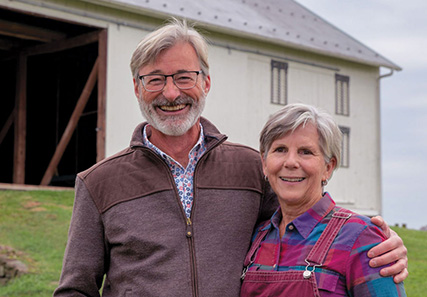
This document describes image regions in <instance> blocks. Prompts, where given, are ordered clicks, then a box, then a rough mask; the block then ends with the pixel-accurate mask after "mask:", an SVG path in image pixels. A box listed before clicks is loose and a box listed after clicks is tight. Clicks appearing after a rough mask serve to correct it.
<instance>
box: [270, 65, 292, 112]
mask: <svg viewBox="0 0 427 297" xmlns="http://www.w3.org/2000/svg"><path fill="white" fill-rule="evenodd" d="M287 96H288V64H287V63H284V62H280V61H274V60H271V103H273V104H280V105H286V103H287V101H288V100H287Z"/></svg>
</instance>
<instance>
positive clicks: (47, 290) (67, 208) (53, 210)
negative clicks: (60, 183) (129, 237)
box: [0, 191, 427, 297]
mask: <svg viewBox="0 0 427 297" xmlns="http://www.w3.org/2000/svg"><path fill="white" fill-rule="evenodd" d="M73 195H74V193H73V192H72V191H62V192H56V191H0V245H6V246H10V247H12V248H13V249H15V250H16V251H19V252H22V254H20V256H19V260H21V261H22V262H24V263H25V264H27V265H28V267H29V269H30V273H29V274H27V275H24V276H21V277H20V278H18V279H16V280H14V281H13V282H11V283H9V284H8V285H6V286H3V287H2V286H0V297H39V296H40V297H45V296H46V297H47V296H52V292H53V290H54V289H55V287H56V285H57V283H58V279H59V275H60V272H61V265H62V257H63V253H64V249H65V244H66V241H67V231H68V225H69V221H70V218H71V212H72V205H73ZM393 229H394V230H395V231H396V232H397V233H398V234H399V235H400V236H401V237H402V238H403V240H404V242H405V245H406V247H407V248H408V251H409V252H408V257H409V271H410V275H409V277H408V279H407V280H406V281H405V289H406V293H407V295H408V296H417V297H422V296H427V281H425V279H424V277H425V272H426V271H427V253H426V251H427V232H423V231H416V230H408V229H402V228H393Z"/></svg>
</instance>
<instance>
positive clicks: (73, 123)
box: [40, 58, 99, 186]
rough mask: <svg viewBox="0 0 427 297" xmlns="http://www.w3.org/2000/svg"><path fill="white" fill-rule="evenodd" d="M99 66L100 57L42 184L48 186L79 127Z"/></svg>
mask: <svg viewBox="0 0 427 297" xmlns="http://www.w3.org/2000/svg"><path fill="white" fill-rule="evenodd" d="M98 66H99V58H97V59H96V61H95V65H94V66H93V68H92V71H91V72H90V75H89V78H88V80H87V82H86V85H85V86H84V88H83V91H82V93H81V95H80V98H79V100H78V101H77V104H76V107H75V108H74V111H73V113H72V115H71V118H70V121H69V122H68V124H67V127H66V128H65V131H64V133H63V134H62V137H61V140H60V141H59V143H58V146H57V147H56V150H55V153H54V155H53V157H52V159H51V160H50V163H49V166H48V167H47V169H46V172H45V174H44V176H43V179H42V181H41V183H40V185H42V186H47V185H48V184H49V183H50V181H51V180H52V176H53V174H54V172H55V170H56V168H57V167H58V164H59V161H61V158H62V155H63V154H64V151H65V149H66V148H67V145H68V143H69V142H70V139H71V136H73V133H74V130H75V129H76V127H77V123H78V121H79V118H80V116H81V114H82V112H83V110H84V108H85V106H86V103H87V101H88V100H89V97H90V94H91V93H92V90H93V88H94V87H95V83H96V80H97V76H98Z"/></svg>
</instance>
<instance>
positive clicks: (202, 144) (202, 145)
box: [142, 123, 206, 164]
mask: <svg viewBox="0 0 427 297" xmlns="http://www.w3.org/2000/svg"><path fill="white" fill-rule="evenodd" d="M199 125H200V136H199V139H198V140H197V143H196V144H195V145H194V147H193V148H192V149H191V151H190V153H189V155H188V156H189V158H190V155H191V154H192V152H193V151H196V150H200V149H201V150H200V151H201V152H200V153H203V152H204V151H205V150H206V140H205V136H204V132H203V126H202V124H201V123H199ZM148 126H149V125H145V126H144V129H143V130H142V143H143V145H144V146H146V147H148V148H150V149H152V150H153V151H154V152H156V153H157V154H158V155H159V156H160V157H162V158H163V159H164V160H166V162H168V163H177V164H178V162H176V161H175V160H174V159H173V158H172V157H170V156H169V155H168V154H166V153H164V152H163V151H162V150H161V149H159V148H158V147H157V146H155V145H154V144H153V143H152V142H151V141H150V140H148V135H147V127H148Z"/></svg>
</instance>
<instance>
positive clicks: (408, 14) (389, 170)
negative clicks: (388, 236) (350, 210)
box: [296, 0, 427, 229]
mask: <svg viewBox="0 0 427 297" xmlns="http://www.w3.org/2000/svg"><path fill="white" fill-rule="evenodd" d="M296 1H297V2H299V3H300V4H302V5H303V6H305V7H306V8H308V9H309V10H311V11H312V12H314V13H316V14H317V15H319V16H320V17H322V18H323V19H325V20H326V21H328V22H330V23H331V24H333V25H335V26H336V27H338V28H340V29H341V30H343V31H344V32H346V33H347V34H349V35H351V36H352V37H354V38H355V39H357V40H358V41H360V42H362V43H363V44H365V45H367V46H368V47H370V48H371V49H373V50H375V51H376V52H378V53H380V54H381V55H382V56H384V57H386V58H388V59H389V60H391V61H392V62H394V63H395V64H397V65H399V66H400V67H402V68H403V70H402V71H400V72H394V74H393V76H391V77H388V78H384V79H382V80H381V131H382V136H381V146H382V182H383V183H382V190H383V191H382V194H383V216H384V218H385V219H386V220H387V222H388V223H389V224H390V225H394V224H395V223H398V224H399V225H401V224H402V223H406V224H407V226H408V228H412V229H419V228H420V227H421V226H425V225H427V218H426V217H427V216H426V215H425V213H426V210H427V209H426V208H427V197H426V196H427V177H426V174H425V173H426V171H427V18H426V15H425V13H426V12H427V1H426V0H409V1H401V0H296ZM382 72H383V73H387V72H389V70H388V69H385V70H384V71H382ZM350 87H351V86H350Z"/></svg>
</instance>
